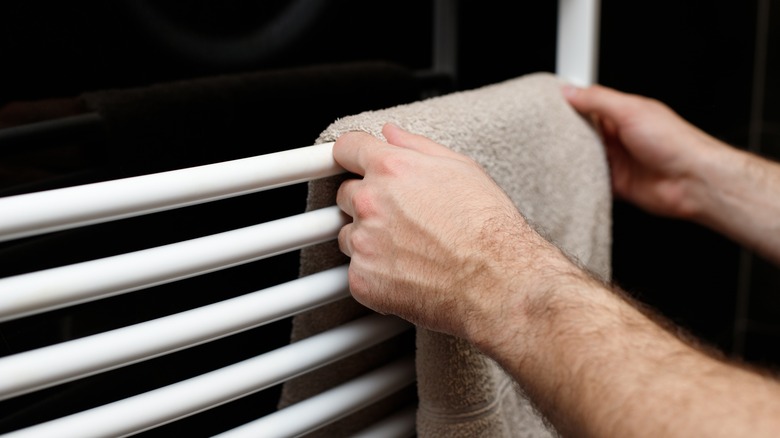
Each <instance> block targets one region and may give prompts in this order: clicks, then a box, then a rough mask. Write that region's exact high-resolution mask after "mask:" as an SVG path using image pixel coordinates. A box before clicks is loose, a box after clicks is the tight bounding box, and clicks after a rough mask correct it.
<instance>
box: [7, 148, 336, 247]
mask: <svg viewBox="0 0 780 438" xmlns="http://www.w3.org/2000/svg"><path fill="white" fill-rule="evenodd" d="M332 150H333V143H324V144H320V145H314V146H308V147H304V148H300V149H292V150H288V151H282V152H276V153H273V154H266V155H260V156H257V157H251V158H244V159H240V160H234V161H227V162H223V163H216V164H209V165H206V166H199V167H192V168H188V169H181V170H174V171H170V172H162V173H156V174H152V175H144V176H138V177H133V178H125V179H120V180H114V181H106V182H101V183H95V184H86V185H83V186H76V187H68V188H64V189H57V190H49V191H45V192H38V193H30V194H26V195H19V196H11V197H8V198H4V199H0V212H2V214H1V215H0V241H5V240H10V239H16V238H20V237H25V236H31V235H35V234H42V233H46V232H50V231H57V230H63V229H66V228H73V227H78V226H82V225H88V224H94V223H100V222H106V221H110V220H115V219H120V218H126V217H131V216H138V215H142V214H147V213H152V212H156V211H163V210H170V209H173V208H178V207H183V206H187V205H193V204H199V203H203V202H208V201H214V200H217V199H223V198H228V197H231V196H238V195H244V194H247V193H253V192H258V191H261V190H268V189H273V188H276V187H282V186H286V185H291V184H296V183H299V182H303V181H310V180H313V179H317V178H322V177H325V176H330V175H335V174H338V173H341V172H343V171H344V170H343V169H342V168H341V167H340V166H338V165H337V164H336V162H335V160H333V153H332Z"/></svg>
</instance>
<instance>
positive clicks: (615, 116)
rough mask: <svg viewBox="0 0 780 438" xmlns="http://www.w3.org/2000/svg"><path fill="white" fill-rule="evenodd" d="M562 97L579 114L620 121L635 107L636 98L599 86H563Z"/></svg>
mask: <svg viewBox="0 0 780 438" xmlns="http://www.w3.org/2000/svg"><path fill="white" fill-rule="evenodd" d="M562 92H563V96H564V97H565V98H566V100H567V101H568V102H569V104H570V105H571V106H572V107H574V109H575V110H577V111H578V112H580V113H583V114H590V115H597V116H599V117H602V118H607V119H612V120H620V119H621V118H622V117H623V116H624V115H625V114H626V112H627V111H628V110H630V109H631V108H633V107H634V106H635V103H636V100H637V96H634V95H632V94H627V93H623V92H620V91H617V90H615V89H612V88H609V87H604V86H601V85H591V86H590V87H587V88H578V87H575V86H573V85H564V86H563V89H562Z"/></svg>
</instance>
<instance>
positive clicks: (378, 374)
mask: <svg viewBox="0 0 780 438" xmlns="http://www.w3.org/2000/svg"><path fill="white" fill-rule="evenodd" d="M414 379H415V370H414V359H413V358H406V359H401V360H398V361H395V362H392V363H390V364H388V365H385V366H383V367H381V368H378V369H376V370H374V371H371V372H369V373H366V374H364V375H362V376H360V377H358V378H356V379H354V380H351V381H349V382H347V383H344V384H342V385H339V386H337V387H335V388H333V389H330V390H328V391H325V392H323V393H321V394H318V395H316V396H314V397H311V398H308V399H306V400H304V401H301V402H299V403H296V404H294V405H292V406H289V407H287V408H285V409H282V410H280V411H276V412H274V413H273V414H270V415H266V416H265V417H263V418H260V419H258V420H255V421H252V422H251V423H247V424H244V425H243V426H239V427H237V428H235V429H232V430H229V431H227V432H225V433H222V434H220V435H217V437H219V438H258V437H267V438H284V437H290V436H299V435H303V434H305V433H309V432H313V431H315V430H317V429H320V428H322V427H324V426H327V425H328V424H330V423H332V422H334V421H336V420H338V419H341V418H344V417H346V416H347V415H349V414H352V413H354V412H356V411H358V410H360V409H361V408H363V407H365V406H368V405H370V404H372V403H374V402H376V401H378V400H381V399H382V398H384V397H387V396H388V395H390V394H392V393H394V392H397V391H399V390H401V389H402V388H404V387H405V386H407V385H409V384H410V383H412V382H414Z"/></svg>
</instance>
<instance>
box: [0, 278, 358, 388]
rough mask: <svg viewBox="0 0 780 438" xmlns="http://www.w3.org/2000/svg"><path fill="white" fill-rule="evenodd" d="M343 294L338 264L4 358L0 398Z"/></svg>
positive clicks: (221, 334)
mask: <svg viewBox="0 0 780 438" xmlns="http://www.w3.org/2000/svg"><path fill="white" fill-rule="evenodd" d="M348 296H349V284H348V283H347V266H340V267H337V268H333V269H329V270H327V271H322V272H318V273H316V274H312V275H309V276H307V277H302V278H299V279H296V280H293V281H290V282H287V283H283V284H280V285H276V286H272V287H269V288H267V289H263V290H261V291H257V292H253V293H249V294H246V295H242V296H240V297H237V298H233V299H230V300H225V301H222V302H219V303H216V304H211V305H208V306H204V307H201V308H197V309H193V310H189V311H186V312H182V313H177V314H175V315H171V316H166V317H163V318H159V319H155V320H152V321H147V322H143V323H140V324H135V325H132V326H128V327H124V328H120V329H117V330H112V331H109V332H104V333H100V334H97V335H93V336H89V337H85V338H81V339H77V340H74V341H69V342H64V343H61V344H56V345H52V346H49V347H44V348H39V349H37V350H32V351H28V352H25V353H20V354H16V355H13V356H8V357H4V358H2V359H0V376H2V378H0V400H4V399H7V398H10V397H15V396H17V395H21V394H26V393H29V392H32V391H36V390H39V389H43V388H47V387H50V386H54V385H57V384H60V383H64V382H68V381H71V380H75V379H78V378H81V377H86V376H89V375H93V374H96V373H99V372H103V371H108V370H111V369H114V368H118V367H121V366H125V365H129V364H132V363H135V362H140V361H143V360H147V359H151V358H153V357H157V356H160V355H163V354H167V353H172V352H174V351H178V350H181V349H184V348H188V347H192V346H195V345H198V344H202V343H204V342H209V341H213V340H215V339H219V338H221V337H224V336H228V335H232V334H235V333H239V332H241V331H244V330H248V329H251V328H254V327H258V326H260V325H263V324H267V323H270V322H273V321H276V320H279V319H281V318H285V317H288V316H292V315H294V314H297V313H299V312H303V311H306V310H309V309H312V308H314V307H317V306H321V305H324V304H327V303H330V302H333V301H336V300H338V299H341V298H346V297H348ZM52 364H56V366H52Z"/></svg>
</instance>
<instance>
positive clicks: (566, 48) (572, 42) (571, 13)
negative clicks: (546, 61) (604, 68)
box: [555, 0, 600, 86]
mask: <svg viewBox="0 0 780 438" xmlns="http://www.w3.org/2000/svg"><path fill="white" fill-rule="evenodd" d="M599 15H600V0H558V36H557V38H558V40H557V48H556V53H555V71H556V74H558V75H559V76H561V77H562V78H564V79H566V80H568V81H570V82H571V83H573V84H575V85H579V86H588V85H591V84H593V83H595V82H596V81H597V75H598V56H599V55H598V48H599V26H600V24H599Z"/></svg>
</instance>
